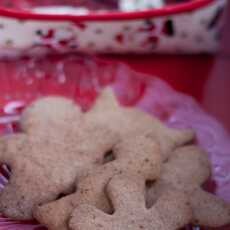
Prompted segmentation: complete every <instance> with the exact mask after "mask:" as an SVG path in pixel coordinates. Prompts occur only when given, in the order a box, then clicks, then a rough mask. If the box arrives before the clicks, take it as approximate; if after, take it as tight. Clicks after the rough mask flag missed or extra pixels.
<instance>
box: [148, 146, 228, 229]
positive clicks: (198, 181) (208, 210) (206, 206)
mask: <svg viewBox="0 0 230 230" xmlns="http://www.w3.org/2000/svg"><path fill="white" fill-rule="evenodd" d="M210 174H211V167H210V163H209V159H208V155H207V154H206V152H204V151H203V150H202V149H200V148H199V147H197V146H186V147H181V148H178V149H177V150H176V151H175V152H174V153H173V154H172V156H171V157H170V158H169V160H168V162H166V163H164V164H163V169H162V174H161V176H160V179H159V180H157V181H156V183H155V184H153V185H152V186H150V188H149V189H148V190H147V204H148V206H151V205H152V204H153V203H154V202H155V201H156V199H157V197H158V196H159V194H162V193H163V192H164V190H167V188H168V186H173V187H175V188H177V189H178V190H180V191H184V192H185V193H186V194H187V195H188V197H189V198H190V199H189V202H190V205H191V207H192V210H193V223H195V224H198V225H201V226H208V227H220V226H223V225H226V224H228V223H230V204H227V203H226V202H225V201H223V200H222V199H221V198H218V197H217V196H215V195H213V194H211V193H208V192H206V191H204V190H203V189H202V188H201V186H202V184H203V183H204V182H205V181H206V180H207V179H208V178H209V176H210Z"/></svg>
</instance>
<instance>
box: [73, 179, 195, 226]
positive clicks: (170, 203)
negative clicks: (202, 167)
mask: <svg viewBox="0 0 230 230" xmlns="http://www.w3.org/2000/svg"><path fill="white" fill-rule="evenodd" d="M107 192H108V196H109V198H110V200H111V203H112V205H113V207H114V212H113V213H112V214H107V213H105V212H103V211H101V210H99V209H97V208H96V207H94V206H92V205H88V204H83V205H79V206H77V207H76V209H75V211H74V212H73V214H72V216H71V218H70V222H69V227H70V229H71V230H92V229H94V230H99V229H100V230H108V229H110V230H117V229H127V230H141V229H145V230H176V229H180V228H181V227H183V226H185V225H186V224H188V223H189V222H190V220H191V217H192V212H191V207H190V206H189V204H188V198H187V196H186V195H184V193H183V192H180V191H177V190H174V189H170V190H167V191H164V193H162V194H161V196H160V197H159V198H158V199H157V201H156V203H155V204H154V205H153V206H152V207H151V208H150V209H147V208H146V206H145V196H144V194H145V181H144V180H143V179H139V178H138V177H137V176H126V175H116V176H114V177H113V178H112V179H111V181H110V182H109V184H108V186H107Z"/></svg>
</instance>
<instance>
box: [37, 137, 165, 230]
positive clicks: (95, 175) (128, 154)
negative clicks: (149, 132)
mask: <svg viewBox="0 0 230 230" xmlns="http://www.w3.org/2000/svg"><path fill="white" fill-rule="evenodd" d="M113 155H114V158H115V159H114V160H113V161H110V162H108V163H106V164H105V165H103V166H99V168H98V169H97V170H94V171H92V173H91V174H90V175H88V176H86V177H83V178H82V179H81V180H80V181H79V183H78V189H77V191H76V193H74V194H71V195H69V196H66V197H64V198H62V199H60V200H58V201H55V202H51V203H48V204H45V205H42V206H40V207H38V208H37V209H35V211H34V216H35V218H36V219H37V220H38V221H39V222H40V223H42V224H44V225H46V226H47V227H48V229H50V230H55V229H59V230H67V229H68V226H67V223H68V220H69V217H70V215H71V213H72V211H73V210H74V208H75V207H76V206H78V205H80V204H86V203H87V204H90V205H94V206H96V207H97V208H99V209H101V210H103V211H105V212H111V211H112V209H111V206H110V204H109V202H108V200H107V198H106V195H105V194H104V190H105V186H106V184H107V183H108V181H109V180H110V179H111V178H112V177H113V176H114V175H116V174H124V173H132V174H136V175H137V177H138V178H140V180H141V181H145V180H154V179H156V178H157V177H158V176H159V174H160V168H161V153H160V147H159V144H157V143H155V142H153V141H152V139H150V138H148V137H146V136H141V135H138V136H129V137H128V136H127V137H126V139H124V140H122V141H120V142H119V143H118V144H117V145H115V146H114V148H113ZM136 180H137V179H136Z"/></svg>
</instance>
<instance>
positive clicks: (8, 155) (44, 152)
mask: <svg viewBox="0 0 230 230" xmlns="http://www.w3.org/2000/svg"><path fill="white" fill-rule="evenodd" d="M20 124H21V129H22V132H21V133H19V134H13V135H9V136H3V137H1V138H0V161H1V162H2V163H5V164H7V165H9V166H10V168H11V170H12V174H11V177H10V181H9V183H8V184H7V185H6V187H5V188H4V189H3V191H1V193H0V212H1V213H3V214H5V215H6V216H9V217H11V218H14V219H30V218H32V209H33V208H34V207H35V206H36V205H38V204H43V203H47V202H49V201H52V200H55V199H56V198H57V197H58V196H59V195H60V194H66V193H70V192H72V191H73V190H74V188H75V183H76V178H78V177H80V176H84V175H85V174H87V173H88V171H89V170H91V168H92V167H94V166H96V165H100V164H102V162H103V158H104V153H105V152H106V151H108V150H110V149H111V147H112V146H113V145H114V144H115V142H116V141H117V136H116V135H115V134H114V132H110V131H109V129H108V128H107V127H103V126H102V125H100V127H98V126H97V125H92V124H90V125H88V124H87V123H86V122H85V121H84V119H83V115H82V113H81V110H80V109H79V107H78V106H77V105H75V104H74V103H73V102H72V101H71V100H68V99H65V98H62V97H47V98H42V99H39V100H37V101H35V102H34V103H32V104H31V105H30V106H29V107H28V108H27V109H26V110H25V111H24V112H23V115H22V119H21V122H20Z"/></svg>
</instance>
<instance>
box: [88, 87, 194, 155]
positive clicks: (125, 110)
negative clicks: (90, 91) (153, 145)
mask: <svg viewBox="0 0 230 230" xmlns="http://www.w3.org/2000/svg"><path fill="white" fill-rule="evenodd" d="M86 119H87V120H88V121H89V122H92V123H94V122H97V123H98V124H102V125H105V126H107V127H109V128H110V129H111V130H113V131H115V132H117V133H119V135H120V136H121V138H122V139H124V138H125V137H126V135H127V134H130V133H131V134H139V133H142V134H146V135H148V136H149V137H151V138H152V139H153V140H154V141H158V142H159V143H160V146H161V150H162V154H163V158H164V159H167V157H168V156H169V155H170V153H171V152H172V150H174V149H175V148H176V147H178V146H181V145H183V144H185V143H188V142H190V141H192V140H193V137H194V132H193V130H190V129H171V128H168V127H166V126H165V125H164V124H163V123H162V122H161V121H159V120H158V119H157V118H155V117H154V116H152V115H149V114H147V113H146V112H144V111H141V110H139V109H137V108H134V107H124V106H121V105H120V104H119V102H118V101H117V99H116V97H115V95H114V94H113V92H112V90H110V89H108V88H107V89H105V90H104V91H103V92H102V93H101V95H100V96H99V98H98V99H97V101H96V103H95V105H94V106H93V108H92V109H91V110H90V111H89V112H88V113H87V114H86Z"/></svg>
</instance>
